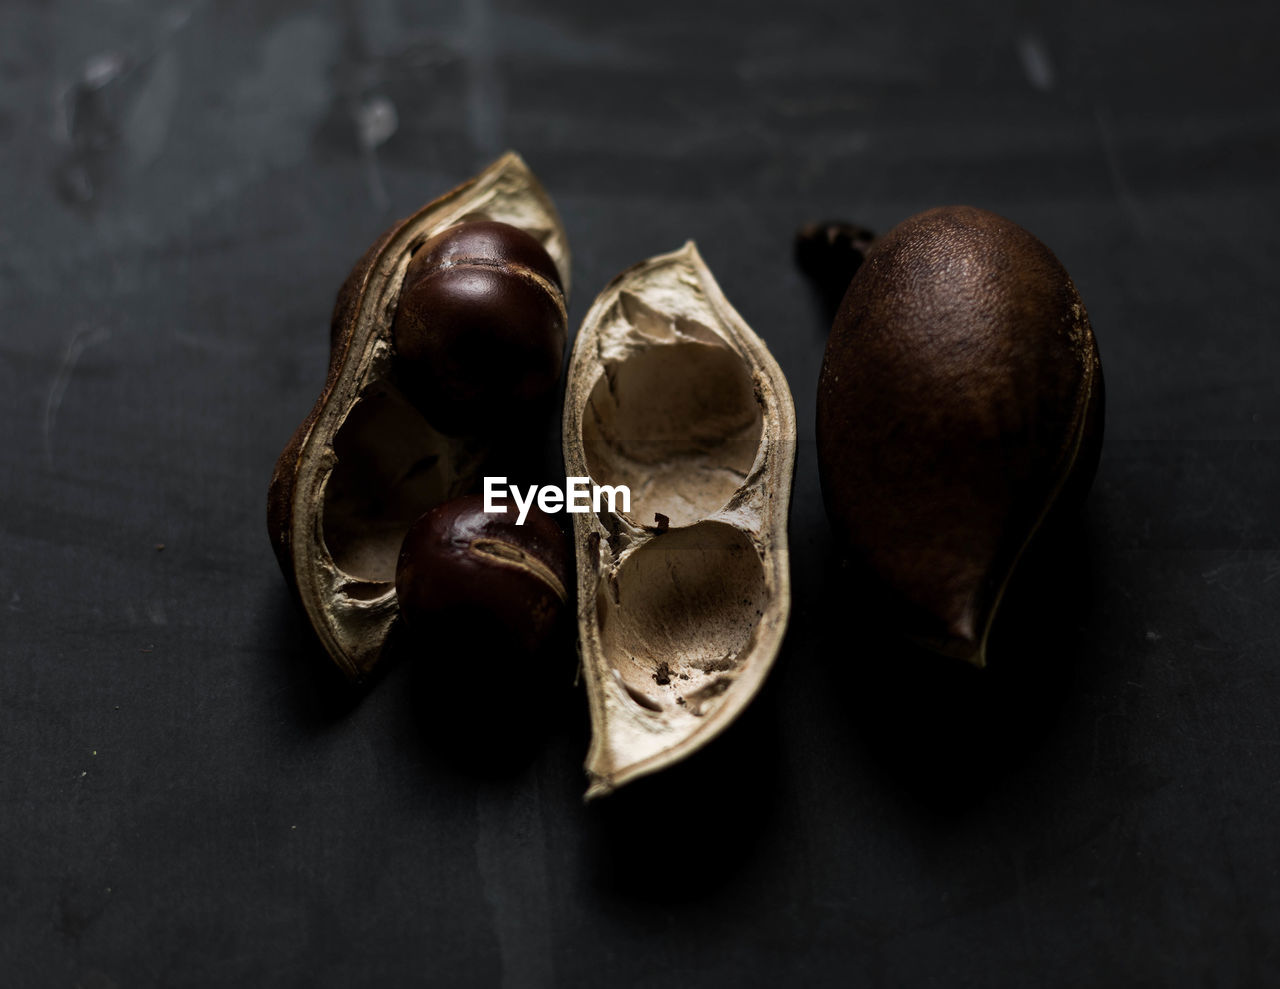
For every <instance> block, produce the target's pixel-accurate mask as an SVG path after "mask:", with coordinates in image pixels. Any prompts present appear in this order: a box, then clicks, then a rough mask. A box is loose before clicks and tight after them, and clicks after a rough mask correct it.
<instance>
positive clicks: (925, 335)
mask: <svg viewBox="0 0 1280 989" xmlns="http://www.w3.org/2000/svg"><path fill="white" fill-rule="evenodd" d="M1102 418H1103V384H1102V368H1101V364H1100V362H1099V359H1098V352H1097V348H1096V345H1095V342H1094V338H1093V331H1092V329H1091V327H1090V324H1089V317H1088V314H1087V313H1086V312H1085V308H1084V305H1083V303H1082V302H1081V301H1080V297H1079V295H1078V294H1077V292H1076V288H1075V286H1074V285H1073V284H1072V282H1071V279H1070V277H1069V276H1068V275H1067V272H1066V270H1065V269H1064V268H1063V266H1062V265H1061V263H1060V262H1059V261H1058V259H1057V258H1056V257H1054V255H1053V254H1052V253H1051V252H1050V251H1049V249H1048V248H1046V247H1045V246H1044V245H1043V244H1042V243H1041V242H1040V241H1038V240H1037V239H1036V238H1035V237H1033V236H1032V235H1031V234H1030V233H1028V232H1027V231H1026V230H1024V229H1022V228H1021V227H1019V226H1018V225H1017V224H1015V223H1012V222H1010V221H1009V220H1006V219H1004V218H1002V217H999V216H996V215H995V214H993V213H989V212H986V211H984V210H980V209H975V208H972V207H965V206H955V207H943V208H940V209H934V210H930V211H928V212H926V213H922V214H920V215H918V216H914V217H912V218H910V219H908V220H906V221H904V222H903V223H901V224H899V225H898V226H897V227H895V228H894V229H893V230H892V231H890V232H889V233H888V234H886V235H885V236H884V237H883V238H881V239H880V240H878V241H876V242H875V244H874V246H872V247H871V249H870V250H869V252H868V254H867V258H866V260H865V262H864V263H863V264H862V265H861V267H860V268H859V269H858V272H857V274H856V275H855V276H854V277H853V280H852V281H851V282H850V284H849V287H848V291H847V292H846V294H845V296H844V299H843V301H842V302H841V305H840V308H839V311H838V312H837V314H836V318H835V322H834V325H833V327H832V331H831V335H830V337H829V339H828V342H827V350H826V356H825V359H824V361H823V366H822V372H821V377H820V379H819V384H818V402H817V441H818V467H819V472H820V475H821V479H822V490H823V497H824V500H825V502H826V508H827V514H828V516H829V518H830V520H831V524H832V528H833V529H834V531H835V534H836V536H837V538H838V540H839V541H840V542H841V543H842V545H843V547H844V548H845V549H846V550H847V551H848V553H849V554H850V556H851V557H852V558H853V560H854V561H855V562H856V563H857V564H858V565H859V566H860V568H861V570H862V572H863V573H864V574H865V575H866V576H867V577H868V578H869V584H870V586H871V587H872V588H873V589H874V590H875V591H877V592H879V593H880V594H882V595H883V596H884V598H885V599H886V600H887V601H888V602H890V603H891V604H892V605H893V606H894V607H893V608H891V609H890V613H892V614H894V615H895V616H896V620H897V622H898V624H899V627H900V629H901V630H902V631H903V632H905V633H906V634H907V635H909V636H910V637H912V638H914V639H917V640H919V641H922V642H924V643H925V644H927V645H929V646H931V647H933V648H935V649H937V650H938V651H940V652H944V653H948V654H952V655H957V656H961V657H963V658H965V659H968V660H969V661H971V662H973V663H975V664H977V665H979V666H981V665H983V664H984V663H985V661H986V657H985V649H986V639H987V634H988V630H989V628H990V625H991V622H992V620H993V618H994V616H995V613H996V610H997V608H998V606H999V603H1000V598H1001V595H1002V593H1003V590H1004V587H1005V585H1006V582H1007V581H1008V579H1009V577H1010V575H1011V573H1012V571H1013V569H1014V566H1015V565H1016V563H1017V561H1018V559H1019V557H1020V555H1021V554H1022V551H1023V549H1024V548H1025V547H1026V545H1027V543H1028V542H1029V541H1030V539H1031V537H1032V536H1033V535H1034V534H1035V533H1036V532H1037V531H1038V530H1039V529H1040V528H1041V525H1042V523H1043V522H1044V520H1045V518H1046V516H1047V515H1048V514H1049V512H1050V509H1053V510H1054V511H1055V513H1057V512H1058V511H1059V510H1062V511H1067V510H1070V509H1071V508H1073V507H1075V506H1076V505H1077V504H1078V503H1079V502H1080V501H1081V500H1083V497H1084V495H1085V493H1086V492H1087V490H1088V487H1089V483H1090V481H1091V480H1092V477H1093V473H1094V471H1095V469H1096V466H1097V462H1098V454H1099V451H1100V449H1101V441H1102Z"/></svg>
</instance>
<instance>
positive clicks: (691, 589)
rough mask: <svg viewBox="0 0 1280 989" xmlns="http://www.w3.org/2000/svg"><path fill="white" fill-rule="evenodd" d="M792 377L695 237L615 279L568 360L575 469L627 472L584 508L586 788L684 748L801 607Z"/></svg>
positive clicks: (757, 669) (580, 526)
mask: <svg viewBox="0 0 1280 989" xmlns="http://www.w3.org/2000/svg"><path fill="white" fill-rule="evenodd" d="M795 450H796V426H795V408H794V405H793V403H792V399H791V392H790V390H789V389H788V387H787V382H786V378H784V377H783V374H782V371H781V369H780V368H779V367H778V365H777V363H776V362H775V361H774V359H773V357H772V355H771V354H770V353H769V351H768V349H767V348H766V347H765V345H764V343H763V342H762V341H761V340H760V338H759V337H757V336H756V335H755V333H753V332H752V331H751V329H750V328H749V327H748V326H747V325H746V323H744V322H743V320H742V318H741V317H740V316H739V315H738V314H737V312H735V311H734V309H733V308H732V307H731V306H730V305H729V303H728V301H727V300H726V299H725V297H724V295H723V293H722V292H721V291H720V288H719V286H718V285H717V284H716V282H715V279H714V278H713V277H712V275H711V272H710V271H709V270H708V269H707V267H706V265H705V264H704V263H703V261H702V258H701V257H700V256H699V254H698V251H697V248H696V247H695V246H694V245H693V243H692V242H691V243H689V244H686V245H685V247H684V248H682V249H681V250H679V251H676V252H674V253H672V254H665V255H661V256H658V257H655V258H652V259H650V260H648V261H645V262H643V263H641V264H638V265H636V266H634V267H632V268H630V269H628V270H627V271H625V272H623V273H622V274H621V275H619V276H618V277H617V278H615V279H614V280H613V281H612V282H611V283H610V284H609V286H608V287H607V288H605V290H604V291H603V292H602V293H601V294H600V296H599V297H598V298H597V299H596V301H595V303H594V305H593V306H592V307H591V310H590V312H589V313H588V314H587V317H586V319H585V321H584V322H583V326H582V329H581V330H580V331H579V333H578V337H577V341H576V343H575V345H574V350H573V356H572V358H571V360H570V365H569V372H568V385H567V393H566V398H565V416H564V456H565V466H566V469H567V471H568V473H569V475H570V476H577V477H588V478H590V479H591V481H592V483H593V485H600V486H618V485H627V486H628V487H629V489H630V492H631V500H630V511H625V510H623V506H622V504H621V502H614V504H613V506H612V509H611V507H610V505H609V503H608V501H607V498H605V497H602V498H601V499H600V501H599V503H598V504H597V505H594V506H593V511H591V512H587V513H582V514H577V515H575V516H574V537H575V538H574V543H575V549H576V557H577V567H578V581H577V583H578V609H577V620H578V633H579V643H578V646H579V650H580V654H581V662H582V669H583V674H584V679H585V681H586V688H587V695H588V700H589V703H590V709H591V724H592V740H591V748H590V752H589V754H588V756H587V762H586V771H587V775H588V777H589V780H590V786H589V789H588V791H587V796H588V798H590V797H595V796H600V795H602V794H606V793H609V792H610V791H612V790H614V789H616V788H617V787H619V786H621V785H622V784H624V783H626V782H628V781H630V780H633V779H635V778H636V777H639V776H642V775H645V774H647V773H652V772H654V771H656V770H659V769H662V768H663V767H665V766H668V765H671V764H672V763H674V762H677V761H679V760H680V759H683V758H684V757H686V756H687V755H689V754H690V753H692V752H694V751H695V750H697V749H698V748H700V747H701V746H703V745H705V744H706V743H707V742H709V741H710V740H711V739H712V738H714V737H715V736H716V735H717V734H719V733H720V732H721V731H722V730H723V729H724V728H725V727H726V726H727V725H728V724H729V723H730V722H731V721H732V720H733V719H734V718H735V717H736V716H737V715H738V713H739V712H740V711H742V709H743V708H744V707H745V706H746V705H747V703H748V702H749V701H750V700H751V698H752V697H754V696H755V694H756V692H757V691H758V690H759V689H760V685H761V684H762V683H763V681H764V678H765V676H766V674H767V673H768V672H769V669H770V667H771V666H772V664H773V661H774V658H775V657H776V655H777V653H778V649H779V647H780V646H781V643H782V637H783V633H784V631H785V629H786V624H787V617H788V614H789V612H790V608H791V592H790V574H789V569H788V567H789V563H788V554H787V511H788V506H789V503H790V498H791V481H792V473H793V469H794V463H795Z"/></svg>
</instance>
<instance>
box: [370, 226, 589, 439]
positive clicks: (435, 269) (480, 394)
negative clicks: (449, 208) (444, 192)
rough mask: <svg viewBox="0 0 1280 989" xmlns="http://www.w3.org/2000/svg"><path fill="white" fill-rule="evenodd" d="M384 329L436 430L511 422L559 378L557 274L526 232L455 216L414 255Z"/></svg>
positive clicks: (414, 397)
mask: <svg viewBox="0 0 1280 989" xmlns="http://www.w3.org/2000/svg"><path fill="white" fill-rule="evenodd" d="M392 334H393V338H394V341H395V352H396V366H397V374H398V376H399V379H400V382H401V385H402V387H403V389H404V392H405V394H406V395H407V396H408V397H409V399H410V400H411V401H412V402H413V403H414V404H415V405H416V406H417V407H418V408H419V410H420V411H421V412H422V414H423V415H424V416H425V417H426V418H427V421H428V422H430V423H431V424H432V425H433V426H435V427H436V428H437V429H439V430H440V431H441V432H444V433H447V434H450V435H458V434H460V433H475V432H477V431H483V430H485V429H488V428H490V427H492V426H493V425H495V424H497V423H499V422H510V421H513V420H514V421H519V419H520V418H521V416H520V413H521V411H522V410H523V409H525V408H527V407H528V406H530V405H531V404H533V403H535V402H537V401H538V400H539V399H542V398H545V397H546V396H547V395H549V394H550V393H551V392H552V390H553V389H554V388H555V385H556V382H557V381H558V380H559V378H560V369H561V366H562V363H563V359H564V345H565V339H566V315H565V303H564V292H563V289H562V286H561V283H560V275H559V273H558V272H557V271H556V266H555V263H554V262H553V261H552V259H551V256H550V255H549V254H548V253H547V252H546V250H545V249H544V248H543V246H542V245H541V244H540V243H539V242H538V241H537V240H536V239H535V238H534V237H533V236H531V235H530V234H528V233H526V232H525V231H523V230H521V229H519V228H517V227H513V226H511V225H510V224H507V223H498V222H495V221H491V220H478V221H474V222H467V223H461V224H458V225H456V226H453V227H450V228H449V229H447V230H444V231H442V232H440V233H439V234H437V235H436V236H434V237H432V238H431V239H430V240H428V241H427V242H426V243H425V244H423V245H422V246H421V247H420V248H419V249H418V250H417V251H416V252H415V253H414V255H413V258H412V260H411V261H410V262H409V267H408V270H407V271H406V272H405V278H404V284H403V286H402V288H401V292H400V300H399V305H398V308H397V310H396V316H395V322H394V325H393V327H392Z"/></svg>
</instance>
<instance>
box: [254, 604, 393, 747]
mask: <svg viewBox="0 0 1280 989" xmlns="http://www.w3.org/2000/svg"><path fill="white" fill-rule="evenodd" d="M263 622H264V625H265V634H264V635H263V640H264V641H265V642H267V643H269V644H270V651H271V652H272V654H273V655H275V656H276V657H277V658H278V660H279V665H280V668H281V675H282V678H283V679H284V680H285V681H286V682H287V683H288V684H289V687H290V689H289V690H288V696H289V699H290V700H291V701H292V706H293V712H294V715H295V717H296V718H297V720H298V722H299V723H300V724H302V725H303V726H304V727H306V728H309V729H312V730H317V729H321V728H325V727H327V726H329V725H331V724H333V723H334V722H335V721H339V720H341V719H342V718H344V717H346V716H347V715H348V714H350V713H351V712H352V711H353V710H355V708H356V707H357V706H358V705H359V703H360V701H361V700H363V699H364V697H365V695H366V694H367V693H368V692H369V690H370V688H371V686H372V685H373V683H375V682H376V681H377V680H379V679H380V678H381V672H377V671H375V673H374V676H373V677H372V678H370V679H369V680H367V681H364V682H361V683H353V682H352V681H351V680H349V679H348V678H347V677H346V676H345V675H343V673H342V671H341V670H339V669H338V667H337V666H336V665H335V664H334V662H333V660H332V659H330V658H329V656H328V654H327V653H326V652H325V650H324V647H323V646H322V645H321V644H320V640H319V639H318V638H317V637H316V634H315V631H314V630H313V629H312V628H311V626H310V625H309V624H308V623H307V620H306V617H305V616H304V615H303V613H302V609H301V608H300V607H299V605H298V602H297V601H296V600H294V598H293V596H292V595H291V594H290V593H289V589H288V588H287V587H285V586H284V584H283V583H277V585H276V587H275V590H274V592H273V594H272V598H271V601H270V603H269V605H268V606H267V607H265V608H264V618H263Z"/></svg>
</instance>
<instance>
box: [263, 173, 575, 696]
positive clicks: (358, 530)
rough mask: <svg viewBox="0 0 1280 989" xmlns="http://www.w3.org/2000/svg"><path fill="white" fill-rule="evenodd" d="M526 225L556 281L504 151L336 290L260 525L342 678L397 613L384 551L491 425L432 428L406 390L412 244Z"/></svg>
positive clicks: (533, 211)
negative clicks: (404, 349)
mask: <svg viewBox="0 0 1280 989" xmlns="http://www.w3.org/2000/svg"><path fill="white" fill-rule="evenodd" d="M472 220H493V221H498V222H501V223H506V224H510V225H511V226H514V227H518V228H520V229H521V230H523V231H525V232H527V233H529V234H530V235H532V236H533V237H534V238H535V239H536V240H537V241H538V242H539V243H541V245H542V246H543V247H544V248H545V249H546V252H547V254H549V255H550V257H551V259H552V260H553V261H554V263H555V267H556V270H557V272H558V274H559V282H560V285H561V286H563V288H564V291H565V294H566V295H567V294H568V287H569V250H568V245H567V242H566V238H565V233H564V229H563V227H562V226H561V224H560V219H559V217H558V216H557V214H556V211H555V207H554V206H553V205H552V203H551V201H550V199H549V198H548V197H547V195H546V193H545V192H544V191H543V189H542V187H541V186H540V185H539V184H538V182H537V180H536V179H535V178H534V176H533V174H532V173H531V172H530V171H529V169H528V167H527V166H526V165H525V164H524V162H523V161H522V160H521V159H520V157H519V156H518V155H516V154H514V153H508V154H506V155H504V156H503V157H502V158H500V159H498V160H497V161H496V162H494V163H493V164H492V165H490V166H489V167H488V168H486V169H485V170H484V171H483V172H481V173H480V174H479V175H477V176H476V177H475V178H473V179H471V180H470V181H468V182H466V183H464V184H463V185H460V186H459V187H457V188H456V189H454V190H453V191H451V192H449V193H446V194H445V195H443V196H441V197H440V198H439V199H437V200H435V201H434V202H432V203H430V204H428V205H427V206H425V207H424V208H423V209H421V210H419V211H418V212H417V213H415V214H413V215H412V216H410V217H408V218H407V219H405V220H402V221H401V222H399V223H397V224H396V225H395V226H393V227H392V228H391V229H390V230H388V231H387V232H386V233H384V234H383V235H382V237H380V238H379V239H378V241H377V242H376V243H375V244H374V245H373V246H372V247H370V248H369V250H368V251H367V252H366V253H365V255H364V257H363V258H361V260H360V261H359V263H358V264H357V265H356V267H355V268H354V270H353V271H352V272H351V274H350V275H349V276H348V278H347V280H346V282H345V283H344V284H343V286H342V289H341V290H340V292H339V293H338V300H337V303H336V305H335V307H334V311H333V318H332V323H331V332H330V358H329V371H328V376H327V378H326V380H325V383H324V388H323V390H322V391H321V393H320V397H319V398H318V399H317V400H316V403H315V405H314V406H313V408H312V409H311V411H310V413H309V414H308V415H307V417H306V419H304V420H303V422H302V424H301V425H300V426H299V427H298V429H297V430H296V431H295V432H294V434H293V438H292V439H291V440H290V441H289V444H288V446H286V447H285V449H284V452H283V453H282V454H281V455H280V459H279V460H278V461H277V463H276V467H275V472H274V474H273V476H272V478H271V485H270V489H269V492H268V498H267V524H268V528H269V530H270V535H271V539H272V544H273V546H274V548H275V552H276V558H277V560H278V561H279V563H280V567H281V569H282V570H283V571H284V575H285V579H286V580H287V581H288V583H289V584H290V586H291V587H292V588H293V589H294V590H295V592H296V594H297V596H298V599H299V600H300V602H301V604H302V607H303V610H304V611H305V613H306V616H307V619H308V620H309V622H310V623H311V626H312V628H313V629H314V630H315V632H316V635H317V637H318V638H319V640H320V642H321V644H322V645H323V646H324V648H325V650H326V652H328V654H329V656H330V657H331V658H332V659H333V661H334V663H335V664H336V665H337V666H338V668H339V669H340V670H341V671H342V672H343V673H345V674H346V675H347V676H348V677H350V678H351V679H353V680H354V679H360V678H362V677H364V676H365V675H366V674H368V673H369V672H370V671H371V670H372V669H373V667H374V666H375V665H376V663H377V661H378V659H379V657H380V656H381V654H382V649H383V645H384V643H385V642H386V639H387V635H388V633H389V631H390V629H391V626H392V623H393V622H394V620H395V618H396V614H397V607H396V594H395V571H396V560H397V557H398V555H399V551H400V545H401V542H402V541H403V539H404V535H405V532H406V531H407V530H408V529H409V526H410V525H411V524H412V523H413V521H414V520H415V519H417V518H418V517H419V516H420V515H421V514H422V513H423V512H425V511H426V510H427V509H429V508H431V507H432V506H433V505H435V504H437V503H439V502H441V501H444V500H446V499H448V498H452V497H456V496H458V495H461V494H463V493H464V492H466V491H468V490H469V489H471V488H472V487H474V486H475V483H476V481H477V479H478V476H479V471H480V469H481V467H482V465H483V463H484V458H485V454H486V452H487V445H488V443H489V442H490V439H491V437H490V436H486V435H468V434H466V433H465V432H462V431H456V434H453V435H445V434H443V433H441V432H440V431H438V430H437V429H436V428H434V427H433V426H431V425H429V424H428V423H427V421H426V419H424V418H423V416H422V414H421V413H420V412H419V411H418V410H417V409H416V408H415V406H414V404H413V403H412V402H410V401H409V400H408V399H407V398H406V397H405V388H404V387H403V382H402V381H400V380H399V370H398V368H397V364H396V355H395V347H394V345H393V332H392V327H393V323H394V321H395V317H396V313H397V305H398V302H399V300H400V295H401V288H402V285H403V283H404V280H405V272H406V269H407V268H408V267H409V263H410V259H411V257H412V256H413V254H414V252H415V251H416V250H417V249H418V248H419V247H420V246H422V245H423V244H424V243H426V242H427V241H428V240H430V239H431V238H432V237H433V236H435V235H436V234H439V233H440V232H441V231H444V230H446V229H448V228H449V227H452V226H454V225H455V224H458V223H460V222H469V221H472Z"/></svg>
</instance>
